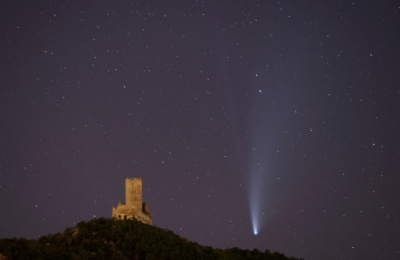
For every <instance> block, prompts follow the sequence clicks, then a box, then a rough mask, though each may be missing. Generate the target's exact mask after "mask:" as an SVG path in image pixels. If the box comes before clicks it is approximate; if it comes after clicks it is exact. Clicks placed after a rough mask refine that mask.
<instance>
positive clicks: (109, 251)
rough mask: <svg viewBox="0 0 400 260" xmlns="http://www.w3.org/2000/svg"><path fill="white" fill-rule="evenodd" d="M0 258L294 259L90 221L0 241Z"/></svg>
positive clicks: (133, 223)
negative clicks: (49, 232)
mask: <svg viewBox="0 0 400 260" xmlns="http://www.w3.org/2000/svg"><path fill="white" fill-rule="evenodd" d="M3 259H174V260H175V259H185V260H188V259H227V260H228V259H229V260H231V259H268V260H269V259H271V260H272V259H274V260H278V259H293V260H294V259H296V258H288V257H286V256H284V255H283V254H280V253H277V252H275V253H270V252H269V251H268V250H266V251H265V252H261V251H259V250H257V249H254V250H252V251H250V250H242V249H239V248H230V249H225V250H222V249H214V248H211V247H205V246H201V245H199V244H197V243H194V242H190V241H188V240H187V239H185V238H182V237H180V236H178V235H176V234H175V233H173V232H172V231H169V230H166V229H160V228H157V227H155V226H150V225H146V224H143V223H141V222H139V221H137V220H113V219H105V218H100V219H94V220H91V221H89V222H80V223H78V225H77V226H76V227H75V228H67V229H66V230H65V231H64V233H61V234H60V233H57V234H54V235H47V236H43V237H40V238H39V239H38V240H27V239H23V238H21V239H16V238H13V239H8V238H5V239H1V240H0V260H3Z"/></svg>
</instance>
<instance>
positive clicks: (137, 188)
mask: <svg viewBox="0 0 400 260" xmlns="http://www.w3.org/2000/svg"><path fill="white" fill-rule="evenodd" d="M112 217H113V218H116V219H125V218H128V219H129V218H136V219H138V220H140V221H142V222H143V223H146V224H150V225H151V223H152V219H151V215H150V212H149V209H148V206H147V203H146V202H144V203H142V179H140V178H126V179H125V203H123V202H121V201H120V202H119V203H118V206H117V208H114V207H112Z"/></svg>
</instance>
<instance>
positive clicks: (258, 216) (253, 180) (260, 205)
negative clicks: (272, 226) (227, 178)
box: [247, 156, 268, 236]
mask: <svg viewBox="0 0 400 260" xmlns="http://www.w3.org/2000/svg"><path fill="white" fill-rule="evenodd" d="M257 157H258V156H256V158H257ZM251 168H252V169H251V170H250V174H249V176H248V178H249V180H248V187H247V188H248V194H249V208H250V219H251V224H252V227H253V234H254V235H255V236H257V235H258V234H259V232H260V230H261V229H262V227H263V226H264V224H265V222H266V220H265V218H266V216H265V215H264V214H263V212H264V209H265V206H266V205H265V204H266V202H267V200H266V198H265V197H266V188H267V186H268V185H267V184H266V180H267V177H266V176H267V172H266V169H265V168H266V167H265V166H264V163H262V162H261V160H256V161H255V162H254V163H253V166H252V167H251Z"/></svg>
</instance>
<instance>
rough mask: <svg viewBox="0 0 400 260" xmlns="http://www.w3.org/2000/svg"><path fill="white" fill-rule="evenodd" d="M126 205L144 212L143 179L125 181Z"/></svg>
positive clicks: (127, 179)
mask: <svg viewBox="0 0 400 260" xmlns="http://www.w3.org/2000/svg"><path fill="white" fill-rule="evenodd" d="M125 204H126V205H127V206H134V207H135V208H136V209H137V210H140V211H141V210H142V179H139V178H126V179H125Z"/></svg>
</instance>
